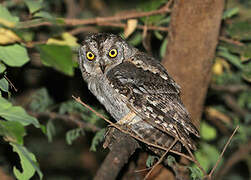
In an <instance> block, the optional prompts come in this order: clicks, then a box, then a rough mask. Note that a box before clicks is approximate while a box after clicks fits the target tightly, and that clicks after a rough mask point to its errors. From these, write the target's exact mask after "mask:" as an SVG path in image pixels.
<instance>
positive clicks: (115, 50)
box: [109, 49, 118, 58]
mask: <svg viewBox="0 0 251 180" xmlns="http://www.w3.org/2000/svg"><path fill="white" fill-rule="evenodd" d="M117 54H118V51H117V49H111V50H110V52H109V56H110V57H111V58H114V57H116V56H117Z"/></svg>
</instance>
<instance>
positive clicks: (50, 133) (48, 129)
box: [46, 120, 56, 142]
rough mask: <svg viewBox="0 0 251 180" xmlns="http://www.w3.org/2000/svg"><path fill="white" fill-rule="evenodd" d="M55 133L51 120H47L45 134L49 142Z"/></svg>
mask: <svg viewBox="0 0 251 180" xmlns="http://www.w3.org/2000/svg"><path fill="white" fill-rule="evenodd" d="M55 134H56V128H55V126H54V124H53V122H52V120H49V121H48V122H47V124H46V135H47V138H48V141H49V142H52V140H53V136H54V135H55Z"/></svg>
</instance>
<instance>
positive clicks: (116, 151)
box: [94, 128, 139, 180]
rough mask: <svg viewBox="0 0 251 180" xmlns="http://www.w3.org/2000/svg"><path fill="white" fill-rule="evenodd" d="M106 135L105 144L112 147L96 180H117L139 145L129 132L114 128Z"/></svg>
mask: <svg viewBox="0 0 251 180" xmlns="http://www.w3.org/2000/svg"><path fill="white" fill-rule="evenodd" d="M108 136H109V137H106V140H105V143H104V146H108V147H109V149H110V152H109V154H108V155H107V156H106V158H105V160H104V162H103V163H102V165H101V167H100V168H99V170H98V172H97V174H96V176H95V178H94V180H106V179H109V180H115V179H116V177H117V176H118V174H119V172H120V170H121V169H122V168H123V166H124V165H125V164H126V163H127V162H128V159H129V158H130V156H131V155H132V154H133V153H134V151H135V150H136V149H137V148H138V147H139V144H138V142H137V141H136V140H135V139H134V138H133V137H131V136H130V135H128V134H124V133H122V132H121V131H119V130H117V129H115V128H113V129H112V130H111V132H110V133H109V134H108Z"/></svg>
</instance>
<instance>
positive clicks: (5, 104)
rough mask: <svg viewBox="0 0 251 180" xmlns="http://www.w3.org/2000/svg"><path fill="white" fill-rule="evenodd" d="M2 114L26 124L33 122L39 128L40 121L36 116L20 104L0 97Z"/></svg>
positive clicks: (4, 116) (8, 118)
mask: <svg viewBox="0 0 251 180" xmlns="http://www.w3.org/2000/svg"><path fill="white" fill-rule="evenodd" d="M0 116H1V117H2V118H5V119H6V120H8V121H14V122H19V123H21V124H22V125H24V126H27V125H29V124H33V125H34V126H35V127H37V128H39V127H40V125H39V122H38V121H37V119H36V118H34V117H32V116H30V115H28V114H27V113H26V112H25V110H24V109H23V108H22V107H20V106H12V104H11V103H10V102H9V101H7V100H6V99H4V98H2V97H0Z"/></svg>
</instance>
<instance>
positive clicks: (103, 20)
mask: <svg viewBox="0 0 251 180" xmlns="http://www.w3.org/2000/svg"><path fill="white" fill-rule="evenodd" d="M169 6H170V3H167V4H166V5H165V6H163V7H162V8H160V9H157V10H153V11H149V12H132V13H128V14H123V15H117V16H109V17H96V18H89V19H63V18H59V20H62V21H63V23H61V24H59V25H63V26H77V25H94V24H97V25H100V24H102V23H107V22H112V21H121V20H126V19H132V18H140V17H145V16H153V15H158V14H166V13H168V12H170V9H169ZM52 25H53V23H52V22H49V21H39V20H38V21H34V20H31V21H24V22H20V23H19V24H18V26H17V27H18V28H31V27H39V26H52Z"/></svg>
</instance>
